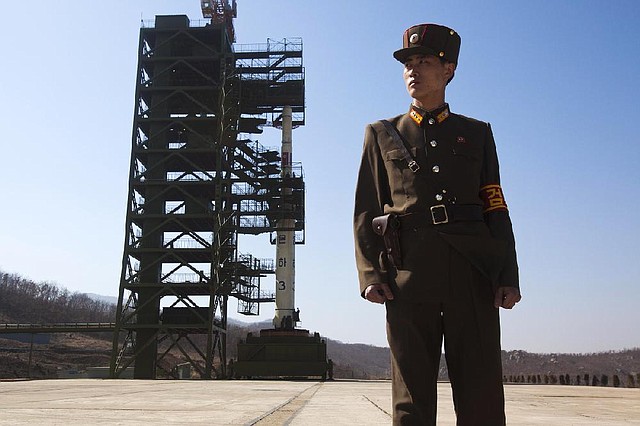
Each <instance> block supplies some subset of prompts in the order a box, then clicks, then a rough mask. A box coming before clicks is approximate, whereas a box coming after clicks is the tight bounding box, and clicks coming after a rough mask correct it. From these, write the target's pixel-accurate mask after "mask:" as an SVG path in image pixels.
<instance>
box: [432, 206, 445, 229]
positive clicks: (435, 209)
mask: <svg viewBox="0 0 640 426" xmlns="http://www.w3.org/2000/svg"><path fill="white" fill-rule="evenodd" d="M429 210H430V211H431V222H432V223H433V224H434V225H442V224H444V223H449V215H448V214H447V207H446V206H445V205H444V204H438V205H437V206H431V207H429ZM442 216H444V217H442Z"/></svg>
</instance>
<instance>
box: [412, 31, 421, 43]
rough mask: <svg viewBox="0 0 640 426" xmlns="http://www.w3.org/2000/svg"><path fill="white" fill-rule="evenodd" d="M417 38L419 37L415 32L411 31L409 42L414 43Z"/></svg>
mask: <svg viewBox="0 0 640 426" xmlns="http://www.w3.org/2000/svg"><path fill="white" fill-rule="evenodd" d="M419 39H420V36H419V35H418V34H417V33H413V34H411V37H409V43H411V44H416V43H417V42H418V40H419Z"/></svg>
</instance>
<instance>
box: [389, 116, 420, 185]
mask: <svg viewBox="0 0 640 426" xmlns="http://www.w3.org/2000/svg"><path fill="white" fill-rule="evenodd" d="M380 121H381V122H382V124H383V125H384V128H385V129H386V130H387V133H388V134H389V136H391V139H393V142H394V143H395V144H396V147H397V148H398V150H400V152H401V153H402V159H403V160H404V161H406V162H407V166H408V167H409V169H410V170H411V171H412V172H413V173H416V172H417V171H418V170H420V165H419V164H418V163H417V162H416V160H415V159H414V158H413V157H412V156H411V154H410V153H409V151H408V150H407V147H406V146H405V144H404V142H403V141H402V137H401V136H400V133H398V129H396V128H395V126H394V125H393V124H391V123H390V122H389V121H388V120H380Z"/></svg>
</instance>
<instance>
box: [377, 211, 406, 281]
mask: <svg viewBox="0 0 640 426" xmlns="http://www.w3.org/2000/svg"><path fill="white" fill-rule="evenodd" d="M371 225H372V226H373V232H375V233H376V234H378V235H380V236H382V238H383V240H384V247H385V251H386V254H387V258H388V259H389V262H390V263H391V265H392V266H393V267H395V268H396V269H398V268H401V267H402V253H401V252H400V220H399V219H398V216H397V215H395V214H393V213H390V214H385V215H384V216H377V217H374V218H373V220H372V221H371Z"/></svg>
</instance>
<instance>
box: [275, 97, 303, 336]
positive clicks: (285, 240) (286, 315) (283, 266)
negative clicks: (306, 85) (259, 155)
mask: <svg viewBox="0 0 640 426" xmlns="http://www.w3.org/2000/svg"><path fill="white" fill-rule="evenodd" d="M292 130H293V126H292V112H291V107H289V106H285V107H284V109H283V112H282V149H281V152H280V154H281V161H282V162H281V177H282V180H283V186H282V192H281V197H280V211H281V213H282V216H281V217H280V218H279V219H278V221H277V223H276V313H275V317H274V319H273V325H274V327H275V328H277V329H293V328H294V327H295V323H296V322H297V321H298V318H297V313H296V312H295V219H294V218H293V215H292V213H293V212H292V210H293V202H292V189H291V187H290V186H288V185H287V184H286V182H287V180H288V178H290V177H292V170H293V168H292V160H291V159H292V143H291V142H292Z"/></svg>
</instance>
